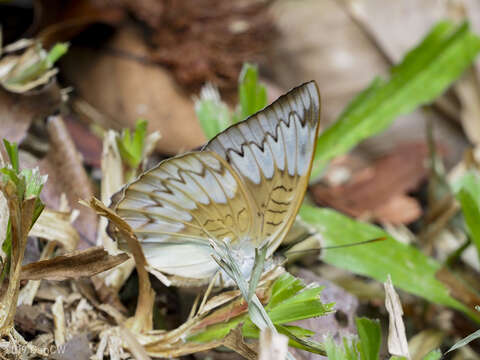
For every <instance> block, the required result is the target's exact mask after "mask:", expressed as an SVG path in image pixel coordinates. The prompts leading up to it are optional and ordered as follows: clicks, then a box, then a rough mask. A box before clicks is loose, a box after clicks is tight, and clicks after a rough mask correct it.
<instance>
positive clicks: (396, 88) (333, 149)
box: [313, 21, 480, 176]
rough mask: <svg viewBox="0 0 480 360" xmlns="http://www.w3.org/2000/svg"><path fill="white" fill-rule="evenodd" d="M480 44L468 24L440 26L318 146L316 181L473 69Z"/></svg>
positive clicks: (354, 104)
mask: <svg viewBox="0 0 480 360" xmlns="http://www.w3.org/2000/svg"><path fill="white" fill-rule="evenodd" d="M479 50H480V39H479V38H478V37H477V36H476V35H474V34H473V33H472V32H471V31H470V29H469V25H468V23H463V24H462V25H461V26H458V27H456V26H455V25H453V23H451V22H448V21H443V22H440V23H438V24H437V25H436V26H435V27H434V28H433V29H432V30H431V32H430V33H429V34H428V35H427V36H426V37H425V39H424V40H423V41H422V42H421V43H420V44H419V45H418V46H417V47H416V48H415V49H413V50H411V51H410V52H409V53H408V54H407V55H406V56H405V57H404V59H403V61H402V62H401V63H400V64H399V65H397V66H395V67H393V68H392V70H391V74H390V78H389V80H382V79H379V78H378V79H375V80H374V81H373V83H372V84H371V85H370V86H369V87H368V88H367V89H366V90H364V91H363V92H362V93H360V94H359V95H358V96H357V97H356V99H354V100H353V101H352V103H351V104H350V105H349V106H348V107H347V109H346V110H345V111H344V112H343V113H342V114H341V115H340V117H339V118H338V120H337V121H336V122H335V123H334V124H333V125H332V126H330V127H329V128H328V129H327V130H326V131H324V132H323V133H322V135H321V136H320V137H319V139H318V141H317V151H316V153H315V159H314V161H315V163H314V165H315V167H314V170H313V175H314V176H315V175H317V174H318V173H319V172H320V171H321V170H322V168H323V167H324V166H325V165H326V164H327V163H328V161H329V160H330V159H332V158H333V157H335V156H338V155H341V154H343V153H346V152H347V151H348V150H350V149H351V148H352V147H354V146H355V145H357V144H358V143H359V142H361V141H362V140H364V139H366V138H368V137H371V136H373V135H375V134H378V133H379V132H381V131H383V130H384V129H385V128H387V127H388V126H389V125H390V124H391V123H392V122H393V120H395V118H397V117H398V116H400V115H402V114H407V113H410V112H412V111H413V110H414V109H416V108H417V107H419V106H421V105H424V104H428V103H430V102H432V101H433V100H434V99H435V98H436V97H437V96H439V95H440V94H442V92H444V91H445V89H446V88H447V87H448V86H449V85H450V84H451V83H452V82H453V81H454V80H455V79H457V78H458V77H459V76H460V75H461V74H462V72H463V71H464V70H465V69H466V68H467V67H468V66H469V65H470V64H471V63H472V61H473V60H474V59H475V56H476V55H477V53H478V51H479Z"/></svg>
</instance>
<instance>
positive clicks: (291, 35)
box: [269, 0, 467, 166]
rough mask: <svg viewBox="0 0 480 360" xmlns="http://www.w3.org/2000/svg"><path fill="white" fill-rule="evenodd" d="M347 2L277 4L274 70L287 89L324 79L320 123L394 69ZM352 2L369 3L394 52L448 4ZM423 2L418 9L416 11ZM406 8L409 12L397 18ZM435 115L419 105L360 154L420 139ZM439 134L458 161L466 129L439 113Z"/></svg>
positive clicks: (369, 13) (378, 28) (448, 162)
mask: <svg viewBox="0 0 480 360" xmlns="http://www.w3.org/2000/svg"><path fill="white" fill-rule="evenodd" d="M345 2H347V1H345V0H341V1H337V0H324V1H316V0H306V1H301V2H292V1H287V0H283V1H282V0H281V1H275V2H274V3H273V5H272V12H273V14H274V19H275V23H276V25H277V26H278V28H279V30H280V31H281V33H282V37H281V40H280V41H277V42H275V43H274V44H275V49H274V52H273V56H272V57H271V60H270V62H269V71H271V72H272V73H273V78H275V79H276V80H277V81H278V83H279V85H281V87H282V88H284V89H289V88H292V87H293V86H295V85H296V84H298V83H299V82H302V81H308V80H311V79H315V80H316V81H317V83H318V84H320V90H321V94H322V102H323V103H325V104H328V106H325V107H324V108H323V109H322V126H327V125H330V124H331V123H333V121H335V120H336V119H337V117H338V116H339V115H340V113H341V111H342V110H343V109H344V108H345V107H346V106H347V104H348V103H349V102H350V101H351V100H352V99H353V98H354V96H355V95H356V94H358V93H359V92H360V91H362V90H363V89H365V88H366V87H367V86H368V85H369V84H370V82H371V81H372V80H373V79H374V78H375V77H376V76H382V77H384V76H386V75H387V73H388V69H389V68H390V62H389V61H387V60H386V58H385V56H384V54H382V53H381V51H379V49H378V45H377V44H376V43H375V42H373V41H372V39H371V37H370V36H369V34H367V33H366V32H365V31H363V30H362V28H361V27H359V24H358V23H356V22H355V21H354V20H353V19H352V17H351V16H350V14H349V13H348V11H346V9H345V7H344V5H343V4H344V3H345ZM348 2H350V1H348ZM351 3H353V5H354V6H358V7H363V9H366V10H365V12H366V13H367V14H366V15H367V16H368V17H369V19H370V20H371V23H372V25H375V26H376V28H375V31H376V32H378V33H379V34H380V35H382V36H383V38H382V44H384V45H385V47H386V48H388V49H390V46H391V47H394V48H395V50H394V49H392V52H393V51H395V54H397V53H398V54H400V56H403V55H404V51H405V49H407V48H409V47H410V46H411V45H413V44H415V43H416V41H418V40H419V39H420V38H421V36H423V35H424V33H422V32H421V31H422V29H424V31H426V30H427V29H428V28H429V24H432V23H433V22H434V20H435V18H436V16H437V14H436V13H434V12H435V11H436V9H437V6H436V5H438V6H440V5H442V4H443V3H441V2H439V1H436V0H428V1H425V2H418V1H415V0H409V1H402V2H382V1H365V0H358V1H353V0H352V1H351ZM419 8H421V10H422V12H421V13H417V10H418V11H420V10H419ZM430 9H435V11H431V10H430ZM404 12H405V13H407V14H408V16H406V17H405V16H398V14H400V13H404ZM420 14H422V15H423V16H424V17H422V15H420ZM432 18H433V19H432ZM369 23H370V22H369ZM417 29H419V31H418V32H417V31H416V30H417ZM395 56H398V55H395ZM432 116H433V115H432V114H428V113H425V112H423V111H421V110H417V111H415V112H413V113H411V114H409V115H405V116H401V117H400V118H399V119H398V120H397V121H395V122H394V123H393V124H392V125H391V126H390V127H389V128H388V129H386V130H385V131H383V132H382V134H379V135H377V136H375V137H373V138H370V139H367V140H366V141H364V142H363V143H362V144H360V145H359V147H358V149H357V154H359V155H362V156H363V157H365V158H368V157H369V155H371V154H381V153H386V152H389V151H391V150H392V148H394V147H396V146H397V145H399V144H402V143H405V142H406V141H423V140H424V139H425V128H426V122H427V120H428V119H429V117H432ZM435 134H436V139H437V140H438V141H439V142H441V143H442V144H445V145H446V146H447V147H448V149H449V150H451V151H449V153H448V154H446V157H445V160H446V165H447V166H451V165H453V164H455V163H456V162H457V160H458V158H459V157H460V156H461V154H462V149H463V148H464V147H465V146H466V145H467V144H466V141H465V138H464V136H463V134H462V133H461V131H459V129H458V128H457V126H456V124H452V123H451V121H450V120H449V119H446V118H444V117H442V116H437V114H435Z"/></svg>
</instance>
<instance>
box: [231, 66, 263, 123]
mask: <svg viewBox="0 0 480 360" xmlns="http://www.w3.org/2000/svg"><path fill="white" fill-rule="evenodd" d="M238 103H239V106H240V108H239V117H238V118H237V119H236V120H237V121H239V120H244V119H246V118H247V117H249V116H250V115H253V114H255V113H256V112H257V111H259V110H261V109H263V108H264V107H265V106H267V90H266V89H265V86H263V85H262V84H260V82H259V81H258V69H257V67H256V66H255V65H252V64H248V63H246V64H244V65H243V68H242V71H241V72H240V79H239V86H238Z"/></svg>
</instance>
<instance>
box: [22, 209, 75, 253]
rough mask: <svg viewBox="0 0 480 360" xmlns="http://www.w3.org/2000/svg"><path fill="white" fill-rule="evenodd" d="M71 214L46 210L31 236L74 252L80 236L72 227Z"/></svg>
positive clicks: (31, 231)
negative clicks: (52, 242) (55, 243)
mask: <svg viewBox="0 0 480 360" xmlns="http://www.w3.org/2000/svg"><path fill="white" fill-rule="evenodd" d="M71 216H72V214H71V212H62V211H54V210H50V209H44V210H43V211H42V214H41V215H40V216H39V218H38V219H37V221H36V222H35V224H34V225H33V227H32V229H31V230H30V233H29V235H30V236H37V237H40V238H42V239H47V240H50V241H54V242H57V243H58V244H61V245H62V247H63V248H64V249H65V250H68V251H73V250H75V249H76V248H77V245H78V241H79V239H80V238H79V235H78V232H77V230H75V228H74V227H73V226H72V224H71V221H72V220H73V219H72V218H71Z"/></svg>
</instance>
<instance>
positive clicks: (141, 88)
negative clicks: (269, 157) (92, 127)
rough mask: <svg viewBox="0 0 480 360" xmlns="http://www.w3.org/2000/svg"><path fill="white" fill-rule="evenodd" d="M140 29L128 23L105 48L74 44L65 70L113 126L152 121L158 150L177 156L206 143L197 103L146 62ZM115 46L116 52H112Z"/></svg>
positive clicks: (68, 55)
mask: <svg viewBox="0 0 480 360" xmlns="http://www.w3.org/2000/svg"><path fill="white" fill-rule="evenodd" d="M143 42H144V40H143V38H142V36H141V35H139V34H138V33H137V32H136V31H135V30H134V29H132V28H129V27H125V28H123V29H121V30H120V31H119V32H118V33H117V34H116V35H115V36H114V38H113V39H112V40H111V42H109V43H107V44H105V50H103V51H99V50H98V49H87V48H75V47H74V46H72V48H71V49H70V50H69V52H68V54H67V55H66V56H65V59H64V61H63V62H62V64H63V67H62V73H63V75H64V76H65V77H66V78H67V79H68V81H69V83H70V84H72V85H74V86H75V88H76V90H77V92H78V94H79V96H80V97H82V98H83V99H85V100H86V101H87V102H88V103H89V104H91V105H92V106H93V107H94V108H96V109H98V110H99V111H100V112H101V113H103V114H105V115H106V116H107V118H109V119H113V120H111V122H110V124H109V126H108V127H110V128H113V129H116V130H119V129H122V128H134V125H135V122H136V121H137V119H138V118H139V117H142V118H144V119H147V120H148V122H149V124H148V127H149V132H152V131H159V132H160V133H161V134H162V140H161V141H160V142H159V143H158V145H157V150H159V151H160V152H162V153H166V154H177V153H179V152H183V151H185V150H189V149H193V148H196V147H199V146H200V145H202V144H203V143H204V142H205V140H206V139H205V137H204V135H203V132H202V129H201V128H200V124H199V122H198V121H197V119H196V117H195V113H194V109H193V104H192V101H191V100H190V98H189V96H187V94H185V93H183V92H182V91H181V90H180V89H179V88H178V87H177V86H176V85H175V83H174V81H173V79H172V78H171V77H170V75H169V74H168V72H167V70H165V69H163V68H161V67H160V66H158V65H154V64H151V63H149V62H148V61H147V62H145V60H142V59H146V58H148V50H147V48H146V46H145V45H144V44H143ZM106 49H110V50H106Z"/></svg>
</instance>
